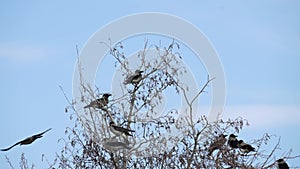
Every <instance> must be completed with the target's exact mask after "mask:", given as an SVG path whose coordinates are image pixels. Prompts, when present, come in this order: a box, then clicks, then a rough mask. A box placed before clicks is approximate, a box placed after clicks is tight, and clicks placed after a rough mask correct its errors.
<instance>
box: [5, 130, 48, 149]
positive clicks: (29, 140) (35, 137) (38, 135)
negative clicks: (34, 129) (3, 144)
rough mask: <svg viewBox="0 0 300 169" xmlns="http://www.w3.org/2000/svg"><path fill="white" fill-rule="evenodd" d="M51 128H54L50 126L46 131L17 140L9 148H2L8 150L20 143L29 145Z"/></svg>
mask: <svg viewBox="0 0 300 169" xmlns="http://www.w3.org/2000/svg"><path fill="white" fill-rule="evenodd" d="M51 129H52V128H50V129H48V130H46V131H44V132H42V133H39V134H36V135H33V136H31V137H27V138H25V139H24V140H22V141H19V142H17V143H16V144H14V145H12V146H11V147H9V148H6V149H1V151H8V150H10V149H11V148H13V147H14V146H16V145H19V144H20V145H28V144H31V143H32V142H34V141H35V140H36V139H38V138H42V137H43V134H45V133H46V132H47V131H49V130H51Z"/></svg>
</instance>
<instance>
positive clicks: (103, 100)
mask: <svg viewBox="0 0 300 169" xmlns="http://www.w3.org/2000/svg"><path fill="white" fill-rule="evenodd" d="M109 96H111V94H109V93H104V94H103V96H102V97H101V98H100V99H96V100H94V101H91V102H90V104H88V105H86V106H84V107H83V108H85V109H86V108H89V107H93V108H97V109H102V108H103V107H105V106H106V105H107V104H108V98H109Z"/></svg>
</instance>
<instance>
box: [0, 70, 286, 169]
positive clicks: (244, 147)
mask: <svg viewBox="0 0 300 169" xmlns="http://www.w3.org/2000/svg"><path fill="white" fill-rule="evenodd" d="M142 73H143V71H140V70H136V71H135V73H134V74H133V75H131V76H129V77H127V79H125V81H124V84H125V85H127V84H133V85H137V84H138V83H139V82H140V81H141V80H142V78H143V77H142ZM110 96H111V94H109V93H104V94H103V95H102V97H101V98H99V99H96V100H94V101H91V102H90V103H89V104H88V105H86V106H85V107H84V108H95V109H103V108H104V107H105V106H107V104H108V102H109V97H110ZM109 128H110V131H111V132H112V133H113V134H114V135H115V137H122V138H124V140H125V142H121V141H118V140H115V137H113V138H104V139H103V140H102V142H103V143H104V147H106V148H108V149H110V150H119V149H130V148H131V147H129V146H128V144H129V141H128V140H127V137H128V136H133V135H132V133H133V132H135V131H134V130H131V129H129V128H124V127H121V126H118V125H116V124H115V123H114V122H113V121H111V122H110V123H109ZM50 130H51V128H49V129H48V130H46V131H44V132H42V133H39V134H35V135H33V136H31V137H27V138H25V139H23V140H21V141H19V142H17V143H15V144H14V145H12V146H10V147H8V148H5V149H1V151H8V150H10V149H11V148H13V147H14V146H16V145H29V144H31V143H33V142H34V141H35V140H37V139H38V138H42V137H43V134H45V133H46V132H48V131H50ZM226 137H227V135H224V134H220V135H219V136H218V137H216V138H215V139H214V141H213V142H212V143H211V144H210V146H209V148H208V155H209V156H211V155H212V154H213V152H214V151H215V150H217V149H221V147H222V146H223V145H224V144H225V143H226V141H227V139H226ZM227 144H228V145H229V146H230V147H231V148H233V149H239V150H240V151H241V152H243V153H246V154H247V153H249V152H252V151H255V148H254V147H252V146H251V145H250V144H247V143H245V142H244V141H243V140H238V139H237V136H236V135H234V134H230V135H229V138H228V141H227ZM276 162H277V168H278V169H289V166H288V164H287V163H286V162H285V161H284V159H278V160H277V161H276Z"/></svg>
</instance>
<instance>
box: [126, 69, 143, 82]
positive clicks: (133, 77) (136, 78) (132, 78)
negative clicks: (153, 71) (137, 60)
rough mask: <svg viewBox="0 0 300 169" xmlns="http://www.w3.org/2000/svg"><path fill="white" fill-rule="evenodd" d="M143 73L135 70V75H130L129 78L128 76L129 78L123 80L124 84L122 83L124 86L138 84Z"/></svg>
mask: <svg viewBox="0 0 300 169" xmlns="http://www.w3.org/2000/svg"><path fill="white" fill-rule="evenodd" d="M143 72H144V71H141V70H136V71H135V73H134V74H133V75H131V76H129V77H127V78H126V79H125V82H124V84H125V85H126V84H129V83H131V84H138V83H139V82H140V81H141V80H142V77H143V76H142V73H143Z"/></svg>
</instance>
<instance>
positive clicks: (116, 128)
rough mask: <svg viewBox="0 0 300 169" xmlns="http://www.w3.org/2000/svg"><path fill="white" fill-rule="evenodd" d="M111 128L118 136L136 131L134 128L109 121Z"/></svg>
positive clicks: (129, 134) (128, 134)
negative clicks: (127, 127)
mask: <svg viewBox="0 0 300 169" xmlns="http://www.w3.org/2000/svg"><path fill="white" fill-rule="evenodd" d="M109 126H110V130H111V132H113V133H114V134H115V135H117V136H122V135H124V134H125V135H127V136H132V134H131V132H135V131H134V130H130V129H126V128H123V127H120V126H117V125H115V123H114V122H110V123H109Z"/></svg>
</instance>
